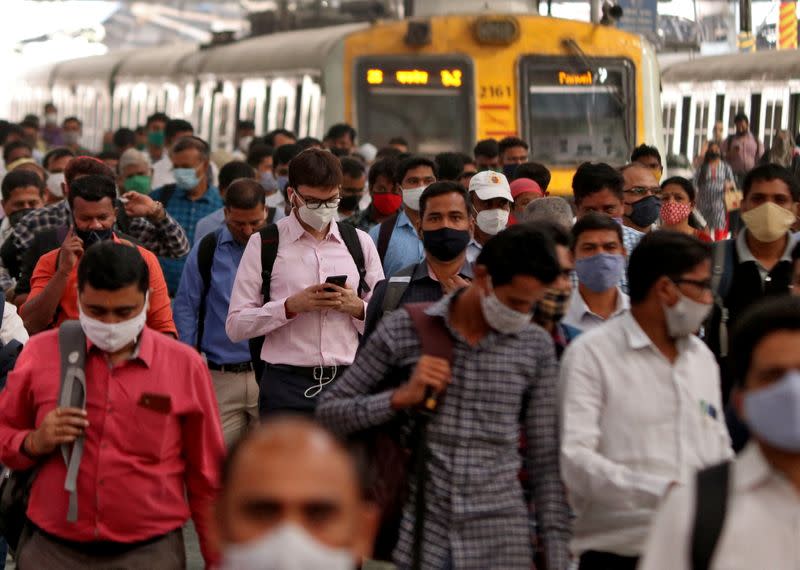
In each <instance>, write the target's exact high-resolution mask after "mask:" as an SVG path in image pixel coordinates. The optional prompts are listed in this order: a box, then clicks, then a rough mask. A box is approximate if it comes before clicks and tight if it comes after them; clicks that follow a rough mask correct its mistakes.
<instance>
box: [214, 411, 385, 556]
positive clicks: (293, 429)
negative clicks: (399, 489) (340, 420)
mask: <svg viewBox="0 0 800 570" xmlns="http://www.w3.org/2000/svg"><path fill="white" fill-rule="evenodd" d="M222 485H223V488H222V492H221V493H220V498H219V502H218V504H217V508H216V521H217V526H218V535H219V537H220V540H221V543H222V552H223V556H222V558H223V561H222V566H221V567H222V569H223V570H234V569H235V570H251V569H252V570H256V569H261V568H274V569H276V570H281V569H288V568H291V569H292V570H316V569H319V568H325V569H326V570H351V569H353V568H356V566H357V564H359V563H360V562H361V560H363V559H365V558H367V557H368V556H369V555H370V554H371V551H372V543H373V539H374V537H375V529H376V521H377V516H376V514H375V512H374V510H373V509H372V508H371V507H370V506H369V505H368V504H367V503H366V502H365V501H364V499H363V497H362V494H361V490H360V485H359V480H358V475H357V472H356V466H355V462H354V461H353V459H352V457H351V456H350V455H349V454H348V452H347V451H346V450H345V449H344V447H343V446H342V444H341V443H339V442H338V441H337V440H336V439H335V438H334V437H333V436H332V435H330V434H329V433H328V432H327V431H326V430H325V429H323V428H321V427H319V426H318V425H317V424H315V423H313V422H312V421H310V420H307V419H303V418H294V417H293V418H289V417H285V418H282V419H276V420H273V421H270V422H267V423H266V424H264V425H262V426H260V427H258V428H256V429H254V430H252V431H251V432H249V433H248V435H246V436H245V437H244V439H242V440H241V441H239V442H238V443H237V444H236V445H234V446H233V447H232V448H231V450H230V453H229V455H228V458H227V460H226V463H225V466H224V467H223V474H222Z"/></svg>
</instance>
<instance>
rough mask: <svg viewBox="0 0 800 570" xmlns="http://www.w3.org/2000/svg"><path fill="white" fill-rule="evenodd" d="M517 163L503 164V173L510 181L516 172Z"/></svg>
mask: <svg viewBox="0 0 800 570" xmlns="http://www.w3.org/2000/svg"><path fill="white" fill-rule="evenodd" d="M518 166H519V164H505V165H503V174H504V175H505V177H506V178H507V179H508V181H509V182H511V181H512V180H513V179H514V174H516V172H517V167H518Z"/></svg>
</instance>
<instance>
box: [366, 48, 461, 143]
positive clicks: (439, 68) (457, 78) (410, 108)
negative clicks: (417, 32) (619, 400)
mask: <svg viewBox="0 0 800 570" xmlns="http://www.w3.org/2000/svg"><path fill="white" fill-rule="evenodd" d="M356 73H358V82H357V84H358V85H359V90H358V95H357V109H358V132H359V138H361V140H366V141H369V142H371V143H372V144H374V145H376V146H377V147H378V148H380V147H382V146H385V145H386V144H387V143H388V142H389V139H390V138H392V137H396V136H402V137H403V138H405V139H406V140H407V141H408V143H409V145H410V147H411V149H412V150H413V151H414V152H418V153H420V154H426V155H434V154H437V153H439V152H445V151H453V150H463V151H469V150H470V149H471V148H472V144H473V139H474V118H473V117H474V116H475V113H474V109H473V95H472V94H473V84H472V71H471V68H470V66H469V64H468V61H467V60H465V59H462V58H457V57H455V58H448V57H445V58H441V57H436V58H420V57H415V58H413V59H411V58H395V57H380V58H379V57H370V58H362V59H360V60H359V62H358V65H357V66H356Z"/></svg>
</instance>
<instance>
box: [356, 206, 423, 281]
mask: <svg viewBox="0 0 800 570" xmlns="http://www.w3.org/2000/svg"><path fill="white" fill-rule="evenodd" d="M380 231H381V224H378V225H377V226H375V227H374V228H372V229H371V230H370V231H369V237H371V238H372V241H374V242H375V245H376V246H377V245H378V236H379V235H380ZM424 258H425V250H424V249H423V247H422V240H420V239H419V236H418V235H417V229H416V228H415V227H414V224H412V223H411V220H410V219H409V218H408V216H407V215H406V211H405V209H402V208H401V209H400V213H399V214H398V215H397V221H396V222H395V224H394V230H392V237H391V238H389V246H388V247H387V248H386V256H385V257H384V258H383V273H384V274H385V275H386V277H391V276H392V275H394V274H395V273H397V272H398V271H400V270H401V269H403V268H404V267H408V266H409V265H413V264H415V263H419V262H420V261H422V260H423V259H424Z"/></svg>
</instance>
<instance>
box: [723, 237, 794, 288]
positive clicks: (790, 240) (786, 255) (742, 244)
mask: <svg viewBox="0 0 800 570" xmlns="http://www.w3.org/2000/svg"><path fill="white" fill-rule="evenodd" d="M746 234H747V229H746V228H745V229H744V230H742V231H741V232H739V235H738V236H736V256H737V257H738V258H739V263H745V262H747V261H753V262H755V264H756V267H758V273H759V274H760V275H761V282H762V285H763V283H764V280H766V279H767V278H768V276H769V271H768V270H767V268H766V267H764V266H763V265H761V262H760V261H759V260H758V259H756V258H755V256H754V255H753V253H752V252H751V251H750V247H749V246H748V245H747V235H746ZM786 238H787V239H786V249H784V250H783V255H781V258H780V260H779V261H788V262H789V263H791V262H792V249H794V246H795V239H796V238H795V236H794V235H793V234H791V233H787V234H786Z"/></svg>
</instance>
